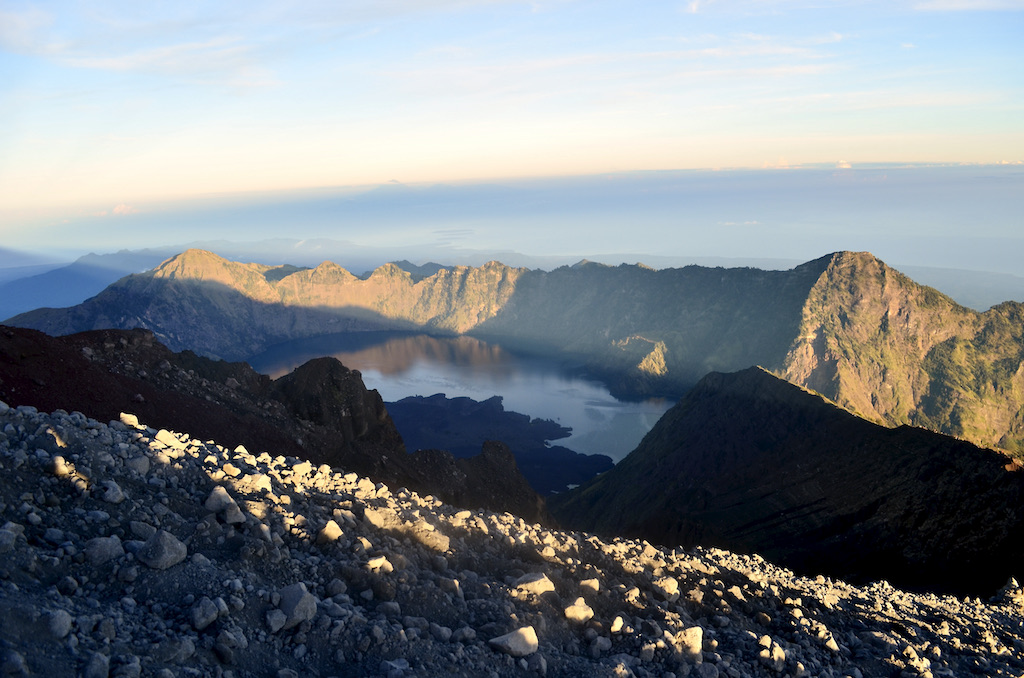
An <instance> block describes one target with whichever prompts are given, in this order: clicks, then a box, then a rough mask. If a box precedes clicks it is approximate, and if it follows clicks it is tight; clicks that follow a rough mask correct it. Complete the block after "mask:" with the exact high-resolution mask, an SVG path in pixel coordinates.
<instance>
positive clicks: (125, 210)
mask: <svg viewBox="0 0 1024 678" xmlns="http://www.w3.org/2000/svg"><path fill="white" fill-rule="evenodd" d="M111 213H112V214H113V215H114V216H117V217H124V216H127V215H129V214H138V213H139V210H137V209H135V208H134V207H132V206H131V205H126V204H124V203H121V204H120V205H117V206H115V207H114V209H112V210H111Z"/></svg>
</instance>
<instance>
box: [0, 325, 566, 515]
mask: <svg viewBox="0 0 1024 678" xmlns="http://www.w3.org/2000/svg"><path fill="white" fill-rule="evenodd" d="M0 399H2V400H5V401H6V402H9V403H15V404H18V405H31V406H33V407H37V408H39V409H40V410H44V411H48V410H56V409H63V410H65V411H79V412H83V413H85V414H86V415H87V416H91V417H94V418H99V419H100V420H105V421H109V420H111V419H116V418H117V416H118V415H119V413H120V412H123V411H127V410H131V411H133V412H136V413H138V415H139V416H140V417H143V419H144V420H146V421H149V422H151V423H152V424H153V425H155V426H159V427H162V428H171V429H174V430H190V431H191V432H192V435H194V436H197V437H201V438H203V439H206V440H220V441H223V444H225V445H229V446H231V447H234V446H237V445H244V446H245V447H246V448H247V449H250V450H253V451H256V452H257V453H258V452H260V451H269V450H273V451H275V452H276V453H279V454H286V455H290V456H294V457H298V458H301V459H308V460H310V461H312V462H313V463H315V464H322V463H327V464H335V465H343V466H345V468H347V469H350V470H355V471H356V472H359V473H362V474H365V475H369V476H371V477H373V478H375V479H376V480H378V481H379V482H387V483H390V484H393V485H395V486H405V487H409V488H414V489H416V490H418V491H420V492H423V493H424V494H434V495H436V496H438V497H441V498H443V499H444V500H445V501H448V502H451V503H453V504H456V505H460V506H466V507H471V508H483V507H486V508H490V509H492V510H498V511H510V512H513V513H515V514H516V515H520V516H523V517H525V518H527V519H529V520H532V521H542V522H543V521H548V520H550V518H549V516H548V514H547V511H546V508H545V507H544V502H543V499H541V497H540V496H539V495H538V494H537V493H536V492H535V491H534V490H533V489H532V488H531V487H530V485H529V483H528V482H527V481H526V479H525V478H524V477H523V476H522V474H521V473H520V472H519V469H518V467H517V465H516V460H515V457H514V455H513V454H512V453H511V451H510V450H509V449H508V447H507V446H505V445H504V444H503V443H499V442H489V443H487V444H485V445H483V446H482V448H478V453H479V454H478V455H477V457H475V458H469V459H456V458H455V457H453V456H452V455H451V454H450V453H448V452H444V451H439V450H427V451H422V452H416V453H413V454H409V453H407V452H406V448H405V445H404V443H403V441H402V438H401V436H400V435H399V433H398V430H397V429H396V428H395V425H394V422H393V421H392V420H391V417H390V416H389V415H388V412H387V410H386V409H385V407H384V403H383V401H382V400H381V398H380V395H379V394H378V393H377V392H376V391H371V390H367V389H366V387H365V386H364V385H363V382H362V379H361V376H360V374H359V372H357V371H354V370H349V369H348V368H346V367H344V366H343V365H342V364H341V363H340V362H338V361H337V360H334V359H333V358H319V359H316V360H311V361H309V362H308V363H306V364H304V365H302V366H300V367H299V368H297V369H296V370H294V371H293V372H292V373H291V374H289V375H286V376H284V377H282V378H280V379H277V380H271V379H270V378H269V377H266V376H264V375H261V374H259V373H257V372H255V371H254V370H253V369H252V368H250V367H249V366H248V365H246V364H245V363H226V362H223V361H217V360H210V359H208V358H202V357H199V356H196V355H195V354H193V353H192V352H190V351H184V352H181V353H175V352H172V351H171V350H169V349H168V348H166V347H165V346H163V345H162V344H161V343H160V342H158V341H156V339H155V337H154V336H153V334H152V333H151V332H149V331H146V330H130V331H123V330H103V331H95V332H85V333H81V334H75V335H69V336H65V337H50V336H47V335H45V334H43V333H41V332H36V331H33V330H25V329H20V328H12V327H4V326H0ZM495 476H499V477H501V478H503V482H502V483H500V484H499V483H494V482H492V481H491V478H492V477H495Z"/></svg>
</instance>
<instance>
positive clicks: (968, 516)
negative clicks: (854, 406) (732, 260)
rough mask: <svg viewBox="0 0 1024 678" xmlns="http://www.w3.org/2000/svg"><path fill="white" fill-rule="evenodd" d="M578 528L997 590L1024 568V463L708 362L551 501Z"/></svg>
mask: <svg viewBox="0 0 1024 678" xmlns="http://www.w3.org/2000/svg"><path fill="white" fill-rule="evenodd" d="M550 504H551V507H552V509H551V510H552V512H553V513H554V514H555V517H556V518H558V520H559V521H561V522H562V523H563V524H564V525H566V526H568V527H571V528H573V529H580V530H588V531H595V532H598V533H602V534H606V535H612V534H614V535H622V536H638V537H644V538H646V539H649V540H651V541H654V542H658V543H662V544H673V545H675V544H678V545H683V546H690V545H695V544H703V545H713V546H718V547H721V548H726V549H731V550H736V551H741V552H757V553H760V554H762V555H763V556H765V557H766V558H768V559H770V560H773V561H775V562H778V563H780V564H783V565H785V566H787V567H791V568H793V569H795V570H797V571H798V572H801V573H804V574H809V575H814V574H819V573H823V574H827V575H829V576H832V577H838V578H843V579H846V580H848V581H853V582H867V581H870V580H874V579H887V580H889V581H892V582H893V583H895V584H897V585H899V586H904V587H909V588H917V589H921V588H925V589H932V590H940V591H949V592H956V593H960V594H963V593H971V594H975V595H976V594H978V593H981V592H985V593H989V594H990V593H991V592H992V591H994V590H995V589H996V588H998V587H999V586H1000V585H1002V584H1004V583H1005V582H1006V580H1007V577H1008V576H1010V575H1011V574H1013V575H1016V576H1020V575H1024V472H1022V470H1021V467H1020V466H1019V465H1018V464H1017V463H1016V462H1014V461H1013V460H1011V459H1010V458H1009V457H1006V456H1005V455H1002V454H1000V453H997V452H995V451H992V450H988V449H983V448H979V447H976V446H974V445H972V444H970V443H967V442H964V441H960V440H956V439H954V438H950V437H947V436H943V435H940V434H936V433H932V432H929V431H925V430H923V429H916V428H911V427H908V426H902V427H899V428H895V429H889V428H885V427H882V426H878V425H876V424H872V423H870V422H868V421H865V420H863V419H861V418H859V417H857V416H855V415H853V414H851V413H849V412H847V411H845V410H842V409H840V408H838V407H836V406H835V405H834V404H832V403H830V402H828V401H826V400H825V399H823V398H822V397H821V396H819V395H817V394H815V393H811V392H808V391H805V390H803V389H801V388H799V387H797V386H794V385H792V384H789V383H787V382H785V381H782V380H780V379H778V378H776V377H774V376H772V375H771V374H769V373H768V372H766V371H764V370H762V369H759V368H751V369H748V370H744V371H742V372H737V373H733V374H718V373H715V374H710V375H708V376H707V377H706V378H705V379H703V380H702V381H701V382H700V384H698V386H696V387H695V388H694V389H693V391H691V392H690V393H689V394H688V395H687V396H686V397H685V398H684V399H683V400H681V401H680V402H679V403H678V404H677V405H676V406H675V407H673V408H672V409H671V410H669V412H668V413H667V414H666V415H665V416H664V417H663V418H662V419H661V421H659V422H658V424H657V425H656V426H655V427H654V429H653V430H652V431H651V432H650V433H649V434H648V435H647V437H646V438H644V440H643V442H642V443H641V444H640V446H639V447H637V449H636V450H634V451H633V452H632V453H631V454H630V455H629V456H628V457H626V459H624V460H623V461H621V462H620V463H619V464H618V465H617V466H616V467H615V468H613V469H612V470H611V471H609V472H607V473H605V474H603V475H601V476H598V477H597V478H596V479H594V480H593V481H591V482H590V483H588V484H586V485H584V486H582V487H580V488H578V489H576V490H574V491H572V492H570V493H568V494H566V495H559V496H555V497H552V498H551V499H550Z"/></svg>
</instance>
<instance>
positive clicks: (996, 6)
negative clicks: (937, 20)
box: [914, 0, 1024, 12]
mask: <svg viewBox="0 0 1024 678" xmlns="http://www.w3.org/2000/svg"><path fill="white" fill-rule="evenodd" d="M914 9H919V10H924V11H932V12H960V11H987V10H1024V0H923V1H922V2H918V3H917V4H915V5H914Z"/></svg>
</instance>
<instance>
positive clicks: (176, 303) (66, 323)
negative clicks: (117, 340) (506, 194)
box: [9, 250, 524, 360]
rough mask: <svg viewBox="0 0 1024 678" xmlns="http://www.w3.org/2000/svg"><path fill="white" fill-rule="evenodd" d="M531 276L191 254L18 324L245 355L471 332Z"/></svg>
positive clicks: (497, 268) (495, 268) (487, 269)
mask: <svg viewBox="0 0 1024 678" xmlns="http://www.w3.org/2000/svg"><path fill="white" fill-rule="evenodd" d="M523 272H524V270H523V269H513V268H509V267H507V266H503V265H501V264H498V263H491V264H487V265H485V266H482V267H480V268H469V267H465V266H459V267H453V268H451V269H442V270H440V271H438V272H437V273H436V274H435V275H433V276H431V277H430V278H427V279H425V280H421V281H419V282H416V283H414V282H413V279H412V276H411V275H410V274H409V273H406V272H405V271H403V270H401V269H400V268H398V267H397V266H396V265H394V264H385V265H384V266H381V267H380V268H378V269H377V270H376V271H374V272H373V274H372V275H371V276H370V277H369V278H368V279H366V280H360V279H359V278H357V277H356V276H354V275H352V274H351V273H349V272H348V271H346V270H345V269H343V268H341V267H340V266H338V265H336V264H332V263H330V262H324V263H323V264H321V265H320V266H317V267H316V268H313V269H297V268H295V267H290V266H267V265H263V264H243V263H238V262H233V261H228V260H226V259H223V258H221V257H218V256H217V255H215V254H213V253H211V252H207V251H204V250H188V251H186V252H183V253H182V254H179V255H177V256H175V257H172V258H170V259H168V260H167V261H165V262H163V263H162V264H161V265H160V266H158V267H157V268H155V269H153V270H152V271H149V272H147V273H142V274H138V275H132V276H128V277H126V278H123V279H121V280H119V281H118V282H117V283H115V284H113V285H111V286H110V287H108V288H107V289H106V290H104V291H103V292H102V293H100V294H99V295H97V296H96V297H93V298H92V299H89V300H87V301H86V302H85V303H83V304H80V305H78V306H75V307H72V308H70V309H38V310H36V311H33V312H29V313H25V314H22V315H20V316H17V317H16V318H14V319H11V321H10V323H9V324H12V325H17V326H21V327H32V328H33V329H38V330H41V331H43V332H46V333H48V334H69V333H72V332H81V331H86V330H93V329H105V328H120V329H130V328H133V327H143V328H146V329H150V330H152V331H153V332H154V333H155V334H156V335H157V336H158V337H159V338H160V340H161V341H163V342H164V343H165V344H167V346H168V347H170V348H172V349H174V350H182V349H186V348H188V349H191V350H195V351H198V352H200V353H203V354H206V355H210V356H214V357H221V358H225V359H230V360H239V359H244V358H246V357H248V356H250V355H253V354H255V353H258V352H259V351H261V350H263V349H265V348H266V347H268V346H271V345H273V344H275V343H279V342H282V341H286V340H288V339H297V338H302V337H309V336H316V335H318V334H326V333H331V332H344V331H354V330H365V329H388V328H403V329H404V328H413V327H426V328H430V329H432V330H435V331H441V332H449V333H460V332H465V331H467V330H469V329H470V328H472V327H474V326H476V325H477V324H479V323H480V322H482V321H483V320H484V319H486V318H488V317H490V316H491V315H493V314H494V312H495V311H496V309H497V308H500V306H501V305H502V304H503V303H504V301H505V300H507V298H508V296H509V295H510V294H511V293H512V290H513V288H514V283H515V280H516V278H517V277H518V276H519V275H521V274H522V273H523Z"/></svg>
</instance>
